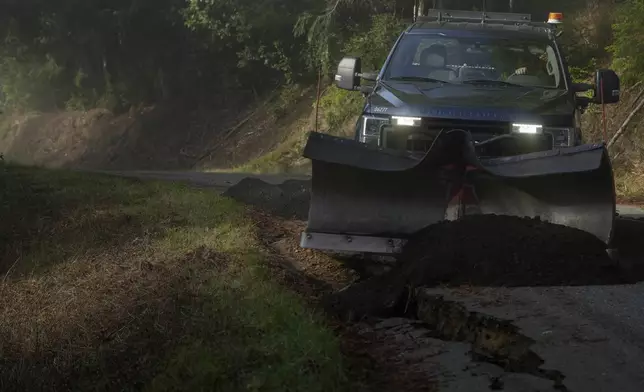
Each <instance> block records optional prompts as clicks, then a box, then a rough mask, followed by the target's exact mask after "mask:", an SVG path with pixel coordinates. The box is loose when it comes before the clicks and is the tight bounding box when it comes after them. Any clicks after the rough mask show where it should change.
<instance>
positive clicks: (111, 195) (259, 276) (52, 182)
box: [0, 166, 345, 391]
mask: <svg viewBox="0 0 644 392" xmlns="http://www.w3.org/2000/svg"><path fill="white" fill-rule="evenodd" d="M0 216H1V217H2V222H1V223H0V257H1V259H0V273H1V274H2V275H0V277H1V278H2V280H1V281H0V297H1V298H2V302H0V358H1V359H0V390H3V391H13V390H28V391H38V390H57V391H60V390H71V389H73V390H81V391H82V390H90V389H91V390H147V391H170V390H172V391H178V390H186V391H198V390H216V391H237V390H244V391H248V390H262V391H284V390H289V391H329V390H330V391H333V390H342V389H343V387H344V385H345V384H344V382H345V378H344V370H343V367H342V360H341V357H340V353H339V349H338V344H337V342H336V340H335V338H334V336H333V334H332V333H331V332H329V331H328V330H326V329H325V328H324V327H323V326H322V325H321V321H320V320H319V319H318V318H317V316H315V315H314V314H312V313H311V312H310V311H308V310H306V308H305V306H304V304H303V303H302V302H301V300H300V299H299V297H296V296H295V295H292V294H290V293H288V292H286V291H285V290H284V289H283V288H281V287H280V286H278V285H277V284H275V283H274V282H273V281H272V280H271V278H270V276H269V275H268V274H267V272H266V270H265V269H264V267H263V266H262V263H261V262H260V261H261V260H262V258H263V257H264V250H263V248H262V247H261V245H260V244H259V241H258V240H257V238H256V235H255V232H254V230H255V227H254V225H253V223H252V221H251V220H249V219H248V217H247V216H246V213H245V212H244V210H243V209H241V208H240V207H239V206H238V205H236V204H235V203H233V202H232V201H230V200H227V199H224V198H221V197H218V196H216V195H214V194H212V193H210V192H208V191H198V190H192V189H189V188H187V187H184V186H181V185H171V184H161V183H143V182H139V181H134V180H122V179H114V178H109V177H102V176H87V175H81V174H74V173H68V172H58V171H44V170H39V169H28V168H22V167H13V166H12V167H7V166H0Z"/></svg>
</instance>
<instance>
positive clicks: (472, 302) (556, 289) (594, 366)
mask: <svg viewBox="0 0 644 392" xmlns="http://www.w3.org/2000/svg"><path fill="white" fill-rule="evenodd" d="M114 174H117V175H124V176H132V177H138V178H144V179H157V180H168V181H185V182H188V183H192V184H194V185H196V186H206V187H213V188H214V189H216V190H219V191H224V190H226V189H228V188H230V187H231V186H233V185H236V184H240V182H241V181H242V180H243V179H244V178H246V177H248V176H247V175H244V174H230V173H195V172H174V173H173V172H127V173H114ZM252 177H256V178H259V179H261V180H263V181H266V182H268V183H270V184H274V185H279V184H282V183H283V182H284V181H287V180H293V179H295V180H304V179H306V177H305V176H301V177H295V178H294V177H286V176H272V175H267V176H255V175H253V176H252ZM287 182H288V181H287ZM248 184H250V185H249V186H251V185H252V183H248ZM273 188H274V187H273ZM270 189H272V188H271V186H270V185H267V186H266V187H265V189H263V190H262V191H261V192H259V193H262V194H263V195H265V194H266V192H268V191H270ZM280 189H281V188H280ZM269 193H270V192H269ZM283 193H284V192H282V193H280V192H277V193H274V195H278V196H279V195H282V194H283ZM253 197H259V196H258V193H257V192H255V194H254V196H253ZM280 197H281V196H280ZM242 199H243V198H242ZM251 199H252V197H251ZM295 199H296V198H294V197H287V198H283V199H280V202H279V203H273V204H271V208H273V209H274V211H272V212H273V213H274V212H275V211H278V210H279V208H284V207H285V206H287V205H289V204H292V203H293V200H295ZM242 201H246V202H251V203H252V202H253V201H252V200H242ZM300 201H301V200H300ZM295 210H297V211H294V212H293V213H292V215H293V216H294V217H295V219H293V220H292V221H294V222H297V221H298V218H299V221H301V220H304V219H305V217H302V214H303V211H305V210H306V209H305V208H304V209H303V208H302V207H301V206H300V207H298V208H296V209H295ZM619 211H620V214H621V215H622V216H627V217H629V218H644V210H642V209H640V208H637V207H633V206H619ZM278 212H279V211H278ZM278 215H279V214H278ZM280 219H288V217H282V218H280ZM293 227H294V228H292V229H289V230H291V231H289V232H288V233H287V237H288V236H293V238H289V239H287V242H289V243H290V245H289V246H286V247H284V246H283V240H281V241H282V242H280V244H281V245H279V246H280V247H282V248H283V249H286V250H285V255H286V256H285V257H288V258H290V259H292V261H293V263H298V262H300V261H298V258H301V257H302V256H301V254H300V255H298V254H297V253H294V252H296V251H294V249H296V248H297V238H296V237H295V236H296V235H297V232H296V231H297V229H298V228H301V222H300V226H298V225H297V224H295V225H294V226H293ZM643 233H644V232H643ZM636 238H644V236H642V237H639V234H637V235H635V240H636ZM278 242H279V241H278ZM275 243H277V242H275ZM310 257H313V256H310ZM313 258H314V257H313ZM315 260H318V261H316V262H315V263H317V264H316V265H317V266H318V267H319V264H320V263H323V262H321V261H319V260H321V259H315ZM632 262H633V263H634V265H631V268H630V269H629V271H628V274H627V275H628V276H627V278H628V279H626V280H625V281H628V284H616V282H615V280H614V279H613V277H611V278H610V279H609V276H608V275H606V281H605V282H602V280H601V278H602V277H601V276H599V277H598V279H597V280H596V281H594V282H593V285H592V286H591V285H586V286H574V287H573V286H566V285H564V284H563V283H562V285H555V286H550V287H515V288H507V287H500V286H497V287H465V286H459V287H452V288H444V287H442V288H441V287H425V288H422V289H418V291H417V308H418V309H417V311H416V315H417V319H416V320H413V319H410V318H409V317H405V318H395V317H394V318H388V319H380V320H371V321H369V322H361V323H358V324H356V326H358V327H357V328H358V329H359V334H360V335H363V336H370V339H371V341H375V342H380V344H381V347H377V348H375V349H373V350H375V351H379V350H380V351H382V352H383V353H385V352H387V353H389V354H387V355H389V357H387V358H390V360H392V361H393V360H394V359H391V358H394V357H395V361H399V363H400V364H403V365H401V366H403V367H404V368H405V369H413V372H414V374H415V375H416V377H418V375H419V374H420V375H425V376H426V377H427V379H428V380H429V379H431V380H433V381H435V382H437V383H438V385H439V390H440V391H449V392H451V391H468V392H478V391H481V392H482V391H489V390H506V391H513V392H514V391H516V392H519V391H562V390H563V391H584V392H588V391H598V392H604V391H606V392H609V391H610V392H612V391H620V392H630V391H633V392H639V391H644V283H640V282H642V281H644V268H641V267H642V266H641V265H640V264H639V262H640V258H639V256H638V257H634V258H632ZM302 263H303V262H302ZM315 263H314V264H315ZM643 264H644V263H643ZM316 268H317V267H316ZM300 269H301V270H303V271H305V272H307V273H308V272H310V271H313V270H315V268H313V269H311V268H309V269H307V267H306V266H304V267H301V268H300ZM316 278H319V276H316ZM597 282H599V283H597ZM419 320H420V321H422V323H419ZM373 350H372V351H373ZM394 351H395V355H394V356H392V354H391V352H394ZM383 355H385V354H383ZM397 363H398V362H397ZM421 384H422V383H421ZM414 390H422V388H418V389H414Z"/></svg>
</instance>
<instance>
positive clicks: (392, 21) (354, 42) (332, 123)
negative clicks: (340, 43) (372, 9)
mask: <svg viewBox="0 0 644 392" xmlns="http://www.w3.org/2000/svg"><path fill="white" fill-rule="evenodd" d="M403 29H404V24H403V23H402V22H401V21H400V19H398V18H396V17H395V16H393V15H388V14H382V15H376V16H374V17H373V18H372V22H371V26H370V28H369V29H367V30H365V31H364V32H362V33H360V34H356V35H354V36H353V37H351V39H349V40H348V42H347V43H346V44H345V46H344V48H343V51H342V52H343V53H344V54H346V55H351V56H359V57H360V58H361V60H362V67H363V69H364V70H365V71H377V70H379V69H380V68H381V67H382V65H383V64H384V62H385V60H386V59H387V55H388V54H389V51H390V50H391V46H392V45H393V43H394V42H395V41H396V38H397V37H398V36H399V35H400V33H401V32H402V30H403ZM363 103H364V100H363V99H362V97H361V96H360V94H358V93H356V92H353V91H346V90H341V89H338V88H336V87H332V88H331V89H330V90H329V92H328V93H327V94H325V96H324V97H323V98H322V100H321V101H320V107H321V108H322V110H323V111H324V113H325V119H326V121H327V124H328V127H329V131H330V132H332V133H338V132H339V131H340V129H341V128H342V127H344V126H345V125H346V122H347V121H348V120H349V119H351V118H352V117H353V116H355V115H356V113H360V109H361V106H362V104H363Z"/></svg>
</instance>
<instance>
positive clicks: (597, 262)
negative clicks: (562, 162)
mask: <svg viewBox="0 0 644 392" xmlns="http://www.w3.org/2000/svg"><path fill="white" fill-rule="evenodd" d="M401 259H402V262H401V264H400V265H399V266H398V267H397V268H395V269H394V270H392V271H391V273H389V274H386V275H384V276H381V277H376V278H372V279H370V280H367V281H364V282H360V283H358V284H356V285H354V286H351V287H349V288H347V289H346V290H344V291H342V292H340V293H338V294H336V295H334V296H332V297H330V298H329V301H328V305H329V306H330V307H331V308H332V309H333V310H334V311H340V312H341V313H342V314H343V315H344V316H363V315H378V316H387V315H390V313H391V312H394V313H396V312H400V311H401V308H400V306H405V304H403V303H401V301H402V302H405V299H408V298H407V296H408V295H409V293H411V292H412V290H411V289H413V288H415V287H421V286H439V285H447V286H460V285H473V286H496V287H499V286H506V287H507V286H510V287H511V286H560V285H601V284H616V283H623V282H624V281H625V279H623V277H622V276H620V274H619V273H618V270H617V269H616V268H614V263H613V262H612V260H611V259H610V258H609V257H608V255H607V254H606V251H605V245H604V244H603V243H602V242H601V241H599V240H598V239H596V238H595V237H594V236H592V235H591V234H589V233H586V232H583V231H581V230H577V229H572V228H569V227H565V226H560V225H554V224H551V223H548V222H543V221H540V220H538V219H528V218H518V217H511V216H497V215H478V216H476V215H473V216H469V217H466V218H464V219H461V220H458V221H454V222H441V223H438V224H435V225H432V226H430V227H428V228H427V229H425V230H423V231H421V232H419V233H418V234H417V235H416V236H414V238H412V239H411V240H410V242H409V243H408V245H407V246H406V248H405V250H404V253H403V255H402V257H401Z"/></svg>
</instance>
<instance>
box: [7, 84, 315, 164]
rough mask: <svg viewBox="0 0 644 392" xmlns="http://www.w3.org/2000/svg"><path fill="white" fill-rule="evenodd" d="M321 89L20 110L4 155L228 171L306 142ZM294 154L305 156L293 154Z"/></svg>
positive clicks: (28, 160)
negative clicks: (121, 107)
mask: <svg viewBox="0 0 644 392" xmlns="http://www.w3.org/2000/svg"><path fill="white" fill-rule="evenodd" d="M315 93H316V91H315V88H313V87H310V86H306V87H300V86H298V87H292V88H288V89H281V90H276V91H275V92H273V93H272V94H268V95H267V96H266V97H263V98H262V99H258V100H256V101H254V102H248V101H246V102H244V101H240V102H232V103H231V102H229V101H226V102H224V101H222V102H210V103H203V104H201V105H200V106H198V107H194V106H189V105H188V104H185V103H176V102H175V103H165V104H159V105H155V106H147V107H141V108H137V109H132V110H130V112H129V113H125V114H119V115H115V114H114V113H112V112H110V111H109V110H105V109H94V110H90V111H87V112H81V111H66V112H58V113H37V114H33V113H32V114H21V115H15V114H14V115H11V116H5V117H0V153H2V154H3V155H4V157H5V159H7V160H10V161H14V162H18V163H23V164H29V165H42V166H45V167H56V168H82V169H101V170H103V169H108V170H109V169H118V170H147V169H155V170H192V169H199V170H212V169H228V168H233V167H238V166H241V165H243V164H246V163H248V162H252V161H253V160H256V159H261V157H262V156H265V155H266V154H269V153H270V152H272V151H274V150H276V149H278V147H279V146H280V145H281V144H284V143H285V142H286V141H288V140H289V139H291V140H292V139H293V138H294V137H295V138H297V139H301V140H303V139H304V137H305V135H306V132H307V131H309V130H312V129H313V128H314V126H315V115H314V108H315ZM291 144H293V143H291ZM295 144H297V143H295ZM300 144H301V143H300ZM283 148H287V149H293V148H298V146H297V145H292V146H291V145H289V146H284V147H283ZM288 158H289V161H295V160H297V159H299V156H298V153H297V152H295V151H293V153H291V154H289V157H288Z"/></svg>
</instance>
